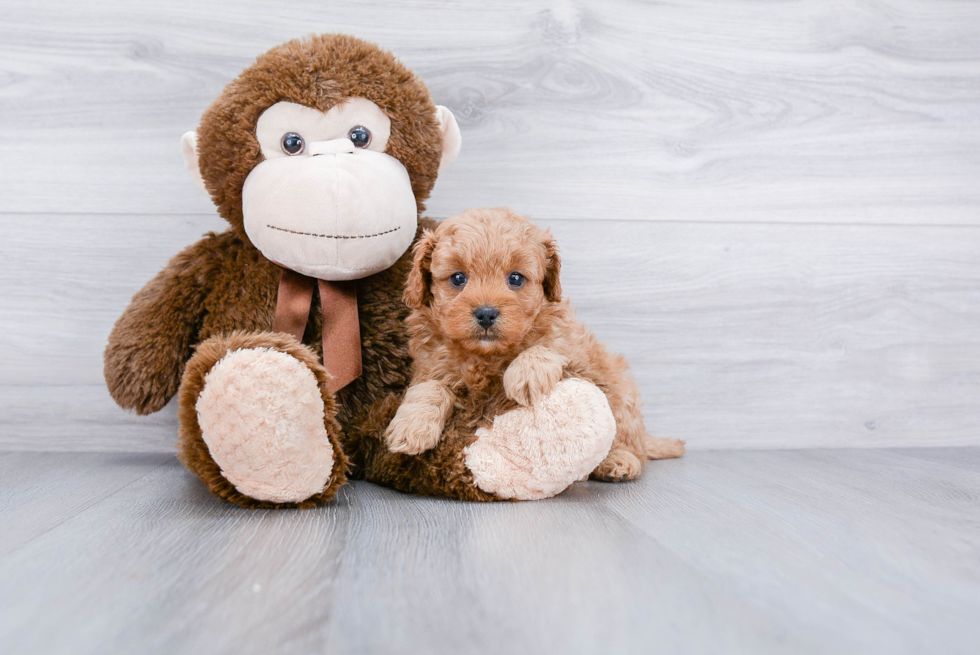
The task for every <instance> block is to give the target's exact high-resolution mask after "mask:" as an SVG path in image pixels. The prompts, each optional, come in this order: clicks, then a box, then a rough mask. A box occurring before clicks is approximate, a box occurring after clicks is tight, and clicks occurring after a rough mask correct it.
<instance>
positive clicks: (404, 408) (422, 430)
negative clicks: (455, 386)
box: [385, 380, 456, 455]
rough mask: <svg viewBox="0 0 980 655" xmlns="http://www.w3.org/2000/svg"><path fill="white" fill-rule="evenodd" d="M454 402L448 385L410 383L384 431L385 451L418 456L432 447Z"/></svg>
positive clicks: (432, 381)
mask: <svg viewBox="0 0 980 655" xmlns="http://www.w3.org/2000/svg"><path fill="white" fill-rule="evenodd" d="M455 402H456V398H455V397H454V396H453V392H452V391H450V389H449V387H447V386H446V385H444V384H442V383H441V382H437V381H436V380H429V381H427V382H420V383H419V384H413V385H412V386H410V387H409V388H408V391H407V392H406V393H405V400H404V401H402V404H401V406H400V407H399V408H398V411H397V412H396V413H395V418H393V419H392V420H391V423H389V424H388V429H387V430H385V443H387V445H388V450H390V451H391V452H393V453H404V454H406V455H418V454H419V453H423V452H425V451H427V450H429V449H430V448H434V447H435V445H436V444H438V443H439V438H440V437H442V430H443V428H444V427H445V426H446V419H447V418H448V417H449V412H450V411H451V410H452V408H453V404H454V403H455Z"/></svg>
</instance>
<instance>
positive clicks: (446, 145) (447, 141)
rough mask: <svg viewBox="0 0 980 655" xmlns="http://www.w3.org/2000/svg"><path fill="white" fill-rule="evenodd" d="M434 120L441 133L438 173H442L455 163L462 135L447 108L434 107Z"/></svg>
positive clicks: (461, 143) (461, 142) (454, 118)
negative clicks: (440, 155) (436, 121)
mask: <svg viewBox="0 0 980 655" xmlns="http://www.w3.org/2000/svg"><path fill="white" fill-rule="evenodd" d="M436 119H438V121H439V130H440V131H441V132H442V159H440V160H439V172H440V173H442V172H443V171H444V170H445V169H446V168H447V167H448V166H449V165H450V164H451V163H453V162H454V161H456V157H457V156H458V155H459V149H460V147H461V146H462V145H463V135H462V134H460V133H459V123H457V122H456V117H455V116H453V112H451V111H449V108H448V107H443V106H442V105H437V106H436Z"/></svg>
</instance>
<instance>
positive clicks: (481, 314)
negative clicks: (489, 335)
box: [473, 305, 500, 330]
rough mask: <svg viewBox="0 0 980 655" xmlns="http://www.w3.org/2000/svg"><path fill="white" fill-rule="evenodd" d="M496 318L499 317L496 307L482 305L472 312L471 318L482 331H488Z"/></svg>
mask: <svg viewBox="0 0 980 655" xmlns="http://www.w3.org/2000/svg"><path fill="white" fill-rule="evenodd" d="M498 316H500V310H499V309H497V308H496V307H490V306H489V305H483V306H482V307H477V308H476V309H474V310H473V317H474V318H475V319H476V322H477V323H479V324H480V327H482V328H483V329H484V330H489V329H490V326H491V325H493V324H494V321H496V320H497V317H498Z"/></svg>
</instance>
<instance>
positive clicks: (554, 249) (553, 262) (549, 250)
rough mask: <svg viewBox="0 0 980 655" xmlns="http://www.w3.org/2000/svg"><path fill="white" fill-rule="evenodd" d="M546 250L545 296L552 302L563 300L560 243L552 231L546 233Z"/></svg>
mask: <svg viewBox="0 0 980 655" xmlns="http://www.w3.org/2000/svg"><path fill="white" fill-rule="evenodd" d="M544 252H545V257H546V262H545V270H544V283H543V284H544V297H545V298H547V299H548V300H550V301H551V302H558V301H559V300H561V280H560V274H561V257H560V256H559V255H558V244H557V243H556V242H555V238H554V237H553V236H551V232H550V231H549V232H545V235H544Z"/></svg>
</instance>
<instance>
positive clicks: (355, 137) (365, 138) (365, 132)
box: [347, 125, 371, 148]
mask: <svg viewBox="0 0 980 655" xmlns="http://www.w3.org/2000/svg"><path fill="white" fill-rule="evenodd" d="M347 138H348V139H350V140H351V141H352V142H353V143H354V147H355V148H367V147H368V146H369V145H371V130H369V129H368V128H366V127H364V126H363V125H358V126H357V127H352V128H350V132H348V133H347Z"/></svg>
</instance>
